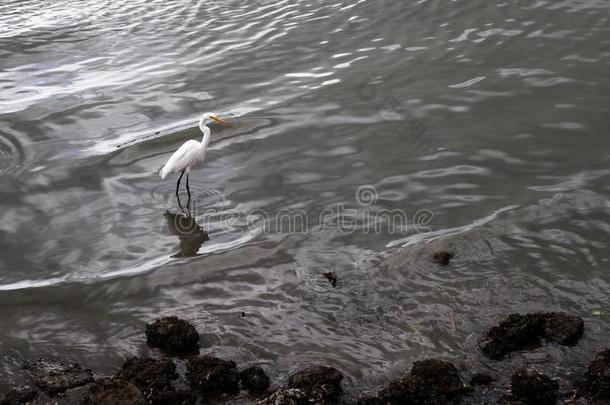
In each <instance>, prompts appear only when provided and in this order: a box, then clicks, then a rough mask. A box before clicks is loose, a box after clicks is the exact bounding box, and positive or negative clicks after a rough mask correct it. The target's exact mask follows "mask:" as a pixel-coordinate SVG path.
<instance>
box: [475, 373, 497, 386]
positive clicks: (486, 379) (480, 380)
mask: <svg viewBox="0 0 610 405" xmlns="http://www.w3.org/2000/svg"><path fill="white" fill-rule="evenodd" d="M492 381H493V378H491V376H490V375H487V374H483V373H476V374H474V375H473V376H472V377H471V378H470V385H489V384H491V382H492Z"/></svg>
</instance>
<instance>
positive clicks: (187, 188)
mask: <svg viewBox="0 0 610 405" xmlns="http://www.w3.org/2000/svg"><path fill="white" fill-rule="evenodd" d="M186 192H187V194H188V196H189V199H188V201H187V202H186V209H187V211H188V212H189V214H190V213H191V189H190V188H189V174H188V173H187V174H186Z"/></svg>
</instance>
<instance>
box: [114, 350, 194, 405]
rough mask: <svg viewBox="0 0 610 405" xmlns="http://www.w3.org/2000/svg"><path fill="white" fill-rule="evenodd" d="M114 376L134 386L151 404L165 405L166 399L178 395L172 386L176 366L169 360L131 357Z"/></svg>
mask: <svg viewBox="0 0 610 405" xmlns="http://www.w3.org/2000/svg"><path fill="white" fill-rule="evenodd" d="M116 376H117V378H119V379H122V380H125V381H129V382H131V383H133V384H134V385H136V386H137V387H138V388H139V389H140V390H141V391H142V393H143V394H144V396H145V398H146V400H147V401H149V402H150V403H152V404H163V403H166V402H167V401H166V398H168V397H171V396H172V395H178V394H179V392H178V391H176V390H175V389H174V387H173V386H172V380H174V379H175V378H176V377H178V375H177V374H176V365H175V364H174V362H173V361H171V360H169V359H162V360H157V359H150V358H140V357H132V358H130V359H129V360H127V361H126V362H125V364H123V368H122V369H121V370H120V371H119V372H118V373H117V375H116ZM172 403H182V402H172Z"/></svg>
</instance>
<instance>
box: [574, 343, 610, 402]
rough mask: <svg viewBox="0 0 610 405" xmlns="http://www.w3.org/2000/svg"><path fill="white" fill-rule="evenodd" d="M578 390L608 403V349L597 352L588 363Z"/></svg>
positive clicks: (591, 397) (609, 382)
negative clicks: (593, 358)
mask: <svg viewBox="0 0 610 405" xmlns="http://www.w3.org/2000/svg"><path fill="white" fill-rule="evenodd" d="M580 391H581V392H582V394H583V395H584V396H586V397H587V398H589V399H592V400H594V401H606V402H604V403H610V349H606V350H604V351H602V352H600V353H598V354H597V356H596V357H595V360H593V361H592V362H591V363H590V364H589V367H587V371H586V372H585V379H584V381H583V383H582V385H581V389H580Z"/></svg>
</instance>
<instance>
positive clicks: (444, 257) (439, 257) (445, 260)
mask: <svg viewBox="0 0 610 405" xmlns="http://www.w3.org/2000/svg"><path fill="white" fill-rule="evenodd" d="M453 256H454V255H453V253H451V252H437V253H435V254H434V255H433V256H432V260H434V261H435V262H436V263H438V264H440V265H441V266H446V265H448V264H449V262H450V261H451V259H453Z"/></svg>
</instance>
